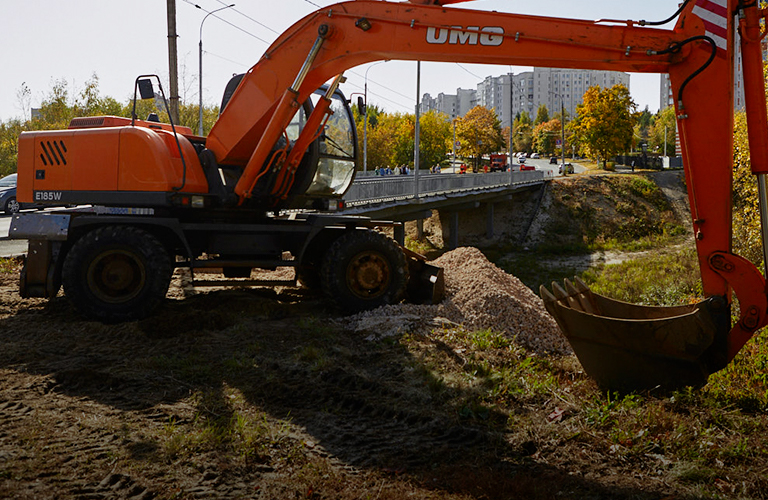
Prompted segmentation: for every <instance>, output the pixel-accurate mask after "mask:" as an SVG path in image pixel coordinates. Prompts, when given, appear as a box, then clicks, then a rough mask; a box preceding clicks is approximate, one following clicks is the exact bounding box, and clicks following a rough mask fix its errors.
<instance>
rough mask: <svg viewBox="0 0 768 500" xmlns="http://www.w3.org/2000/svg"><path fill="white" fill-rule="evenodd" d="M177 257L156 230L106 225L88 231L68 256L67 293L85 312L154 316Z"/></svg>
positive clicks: (112, 317) (120, 317)
mask: <svg viewBox="0 0 768 500" xmlns="http://www.w3.org/2000/svg"><path fill="white" fill-rule="evenodd" d="M171 273H172V268H171V260H170V256H169V255H168V252H167V251H166V249H165V248H164V247H163V245H162V244H161V243H160V242H159V241H158V240H157V238H155V237H154V236H153V235H151V234H150V233H148V232H146V231H144V230H142V229H139V228H136V227H131V226H104V227H100V228H98V229H94V230H93V231H91V232H89V233H86V234H85V235H84V236H82V237H81V238H80V239H79V240H77V242H76V243H75V244H74V245H73V246H72V248H71V249H70V250H69V252H68V253H67V256H66V258H65V259H64V266H63V269H62V282H63V285H64V293H65V295H66V296H67V298H68V299H69V300H70V301H71V302H72V303H73V304H74V306H75V308H76V309H77V310H78V311H79V312H80V313H81V314H83V315H85V316H87V317H89V318H92V319H95V320H98V321H102V322H106V323H118V322H122V321H133V320H137V319H141V318H145V317H147V316H149V314H150V313H151V312H152V310H153V309H154V308H155V307H156V306H157V305H158V304H159V303H160V301H161V300H162V299H163V297H165V294H166V293H167V291H168V286H169V284H170V282H171Z"/></svg>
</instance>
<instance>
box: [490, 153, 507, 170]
mask: <svg viewBox="0 0 768 500" xmlns="http://www.w3.org/2000/svg"><path fill="white" fill-rule="evenodd" d="M506 170H507V155H505V154H503V153H499V154H492V155H491V172H504V171H506Z"/></svg>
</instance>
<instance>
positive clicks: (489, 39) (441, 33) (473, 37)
mask: <svg viewBox="0 0 768 500" xmlns="http://www.w3.org/2000/svg"><path fill="white" fill-rule="evenodd" d="M465 29H466V30H467V31H465ZM503 34H504V28H502V27H499V26H486V27H485V28H480V27H479V26H467V27H466V28H462V27H461V26H451V27H450V28H434V27H430V28H427V43H435V44H443V43H448V44H453V45H459V44H460V45H477V44H478V43H479V44H480V45H486V46H498V45H501V43H502V42H503V41H504V37H503V36H502V35H503Z"/></svg>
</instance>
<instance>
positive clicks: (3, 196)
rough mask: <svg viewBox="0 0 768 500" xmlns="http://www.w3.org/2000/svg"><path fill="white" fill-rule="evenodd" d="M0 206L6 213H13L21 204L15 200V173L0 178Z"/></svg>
mask: <svg viewBox="0 0 768 500" xmlns="http://www.w3.org/2000/svg"><path fill="white" fill-rule="evenodd" d="M0 207H2V209H3V212H5V213H7V214H15V213H17V212H18V211H19V210H20V209H21V205H20V204H19V202H18V201H16V174H11V175H6V176H5V177H3V178H2V179H0Z"/></svg>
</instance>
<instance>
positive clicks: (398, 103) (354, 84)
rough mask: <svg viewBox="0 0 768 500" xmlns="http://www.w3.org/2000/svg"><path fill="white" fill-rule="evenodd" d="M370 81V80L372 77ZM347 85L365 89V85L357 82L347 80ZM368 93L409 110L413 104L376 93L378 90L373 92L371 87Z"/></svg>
mask: <svg viewBox="0 0 768 500" xmlns="http://www.w3.org/2000/svg"><path fill="white" fill-rule="evenodd" d="M368 81H369V82H370V79H369V80H368ZM347 85H349V86H351V87H355V88H357V89H359V90H363V87H362V86H360V85H358V84H356V83H352V82H347ZM368 93H369V94H371V95H375V96H376V97H378V98H379V99H383V100H385V101H387V102H389V103H391V104H394V105H395V106H398V107H401V108H405V109H406V110H407V111H410V110H411V105H410V104H403V103H400V102H397V101H393V100H392V99H389V98H387V97H384V96H383V95H381V94H379V93H376V92H373V91H372V90H370V89H368Z"/></svg>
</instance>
